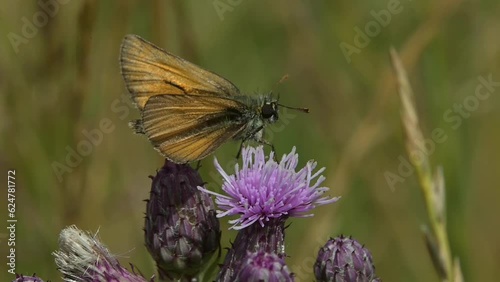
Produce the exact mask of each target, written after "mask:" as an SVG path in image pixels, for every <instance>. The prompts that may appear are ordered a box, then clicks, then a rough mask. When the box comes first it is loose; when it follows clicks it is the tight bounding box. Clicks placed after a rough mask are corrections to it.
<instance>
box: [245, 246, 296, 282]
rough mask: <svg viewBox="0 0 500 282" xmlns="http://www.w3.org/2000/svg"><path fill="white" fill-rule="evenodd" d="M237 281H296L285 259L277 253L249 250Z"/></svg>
mask: <svg viewBox="0 0 500 282" xmlns="http://www.w3.org/2000/svg"><path fill="white" fill-rule="evenodd" d="M236 281H270V282H273V281H294V279H293V274H292V272H290V270H289V269H288V267H287V266H286V264H285V260H284V259H283V258H281V257H280V256H278V255H276V254H275V253H266V252H263V251H260V252H254V253H251V252H248V254H247V255H246V257H245V258H244V259H243V263H242V264H241V269H240V270H239V272H238V274H237V278H236Z"/></svg>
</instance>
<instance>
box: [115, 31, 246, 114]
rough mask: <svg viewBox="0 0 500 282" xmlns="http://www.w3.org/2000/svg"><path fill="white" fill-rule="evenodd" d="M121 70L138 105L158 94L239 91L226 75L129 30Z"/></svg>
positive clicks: (142, 107)
mask: <svg viewBox="0 0 500 282" xmlns="http://www.w3.org/2000/svg"><path fill="white" fill-rule="evenodd" d="M120 65H121V73H122V76H123V78H124V80H125V83H126V85H127V89H128V91H129V92H130V93H131V95H132V98H133V100H134V102H135V103H136V105H137V107H138V108H139V109H141V110H142V109H144V106H145V105H146V103H147V101H148V99H149V98H150V97H152V96H155V95H165V94H170V95H180V94H190V95H207V94H208V95H215V96H216V95H220V96H233V95H239V93H240V91H239V90H238V88H237V87H236V86H235V85H234V84H232V83H231V82H230V81H228V80H226V79H225V78H223V77H221V76H219V75H217V74H215V73H213V72H210V71H207V70H204V69H202V68H200V67H198V66H197V65H195V64H193V63H190V62H188V61H186V60H184V59H182V58H180V57H177V56H175V55H172V54H170V53H168V52H166V51H165V50H163V49H161V48H159V47H157V46H155V45H154V44H152V43H150V42H148V41H146V40H144V39H143V38H141V37H139V36H137V35H133V34H129V35H126V36H125V38H124V39H123V42H122V45H121V52H120Z"/></svg>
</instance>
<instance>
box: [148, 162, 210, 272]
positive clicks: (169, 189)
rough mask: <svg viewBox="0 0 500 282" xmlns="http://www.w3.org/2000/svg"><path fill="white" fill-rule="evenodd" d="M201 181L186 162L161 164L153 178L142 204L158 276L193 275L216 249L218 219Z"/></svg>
mask: <svg viewBox="0 0 500 282" xmlns="http://www.w3.org/2000/svg"><path fill="white" fill-rule="evenodd" d="M202 184H203V181H202V179H201V177H200V175H199V173H198V171H196V170H195V169H193V168H192V167H191V166H189V165H187V164H174V163H172V162H170V161H168V160H167V161H165V165H164V166H163V167H162V168H161V169H160V170H159V171H158V173H157V174H156V176H155V177H154V178H153V183H152V185H151V193H150V198H149V201H148V203H147V207H146V218H145V227H144V231H145V232H144V233H145V240H146V247H147V249H148V251H149V253H150V254H151V256H152V257H153V258H154V260H155V261H156V264H157V267H158V272H159V275H160V279H162V280H163V279H167V278H168V279H180V278H186V279H187V278H188V277H195V276H196V275H197V274H198V273H199V272H200V271H201V269H202V268H203V267H204V266H205V264H206V263H208V261H209V260H210V258H211V257H212V255H213V253H214V252H215V251H216V250H217V249H218V248H219V243H220V229H219V220H218V219H217V217H216V215H215V207H214V203H213V200H212V199H211V198H210V195H208V194H207V193H203V192H202V191H199V190H198V189H197V188H196V187H197V186H198V185H202Z"/></svg>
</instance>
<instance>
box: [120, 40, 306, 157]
mask: <svg viewBox="0 0 500 282" xmlns="http://www.w3.org/2000/svg"><path fill="white" fill-rule="evenodd" d="M120 64H121V73H122V76H123V79H124V80H125V84H126V86H127V89H128V91H129V92H130V94H131V95H132V100H133V102H134V103H135V105H136V107H137V108H138V109H139V110H140V112H141V118H140V119H137V120H134V121H132V122H130V124H129V125H130V127H132V128H133V129H134V131H135V132H136V133H139V134H145V135H146V136H147V137H148V139H149V140H150V142H151V143H152V145H153V146H154V148H155V149H156V150H157V151H158V152H160V153H161V154H162V155H163V156H164V157H166V158H167V159H169V160H170V161H173V162H175V163H188V162H192V161H196V160H201V159H203V158H204V157H206V156H208V155H209V154H211V153H213V152H214V151H215V150H216V149H217V148H218V147H220V146H221V145H222V144H224V143H225V142H227V141H229V140H241V141H242V143H241V144H242V145H243V143H244V142H245V141H248V140H254V141H256V142H259V143H261V144H267V145H269V146H271V148H272V150H273V151H274V146H273V145H272V144H271V143H270V142H268V141H266V140H265V139H264V138H263V132H264V128H265V127H266V125H268V124H271V123H274V122H276V121H277V120H278V106H282V107H285V106H283V105H281V104H279V103H278V99H276V98H273V97H272V96H271V94H268V95H262V96H258V97H252V96H247V95H243V94H241V93H240V90H239V89H238V88H237V87H236V86H235V85H234V84H232V83H231V82H230V81H228V80H226V79H224V78H222V77H221V76H219V75H217V74H215V73H213V72H210V71H207V70H204V69H202V68H200V67H198V66H196V65H195V64H193V63H190V62H188V61H186V60H184V59H182V58H180V57H177V56H175V55H172V54H170V53H168V52H166V51H165V50H163V49H161V48H159V47H157V46H155V45H154V44H152V43H150V42H148V41H146V40H145V39H143V38H141V37H139V36H137V35H132V34H129V35H126V36H125V38H124V39H123V43H122V45H121V53H120ZM286 108H290V109H295V110H300V111H303V112H309V110H308V109H306V108H292V107H286ZM240 151H241V146H240ZM238 155H239V152H238Z"/></svg>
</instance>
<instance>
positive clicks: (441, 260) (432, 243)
mask: <svg viewBox="0 0 500 282" xmlns="http://www.w3.org/2000/svg"><path fill="white" fill-rule="evenodd" d="M390 54H391V59H392V64H393V68H394V71H395V73H396V76H397V81H398V92H399V97H400V100H401V120H402V122H403V129H404V132H405V146H406V150H407V153H408V156H409V159H410V163H411V164H412V165H413V166H414V167H415V170H416V172H417V178H418V181H419V183H420V188H421V191H422V194H423V196H424V201H425V204H426V208H427V216H428V217H429V223H430V227H431V231H429V230H427V228H425V229H424V231H423V233H424V235H425V238H426V244H427V247H428V250H429V254H430V256H431V259H432V262H433V264H434V267H435V268H436V270H437V272H438V274H439V275H440V277H441V280H442V281H454V279H453V277H454V273H455V271H454V270H453V268H454V267H453V262H452V256H451V250H450V245H449V241H448V233H447V230H446V212H445V211H446V199H445V195H446V193H445V189H446V188H445V182H444V176H443V169H442V168H441V167H438V169H437V170H436V173H435V174H434V175H433V174H432V169H431V166H430V161H429V156H428V152H427V151H426V150H425V138H424V135H423V133H422V130H421V129H420V125H419V120H418V115H417V111H416V109H415V98H414V95H413V91H412V89H411V86H410V83H409V81H408V76H407V74H406V71H405V69H404V67H403V64H402V62H401V59H400V58H399V55H398V53H397V52H396V50H395V49H394V48H391V50H390Z"/></svg>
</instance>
